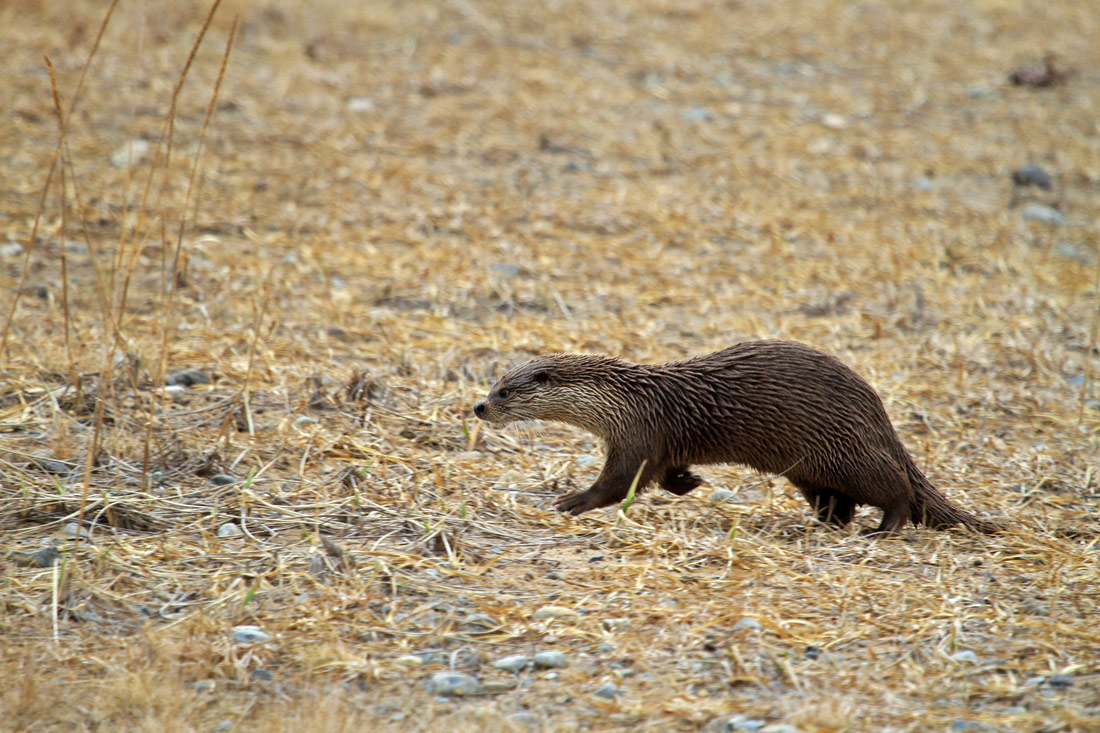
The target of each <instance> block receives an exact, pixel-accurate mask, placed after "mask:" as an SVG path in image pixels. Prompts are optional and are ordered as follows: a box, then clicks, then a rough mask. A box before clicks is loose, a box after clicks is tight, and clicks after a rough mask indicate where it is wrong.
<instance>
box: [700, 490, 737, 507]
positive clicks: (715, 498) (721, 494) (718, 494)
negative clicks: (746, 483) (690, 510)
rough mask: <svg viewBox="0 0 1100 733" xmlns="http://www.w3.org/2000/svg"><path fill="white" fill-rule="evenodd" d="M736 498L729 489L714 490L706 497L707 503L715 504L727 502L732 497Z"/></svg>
mask: <svg viewBox="0 0 1100 733" xmlns="http://www.w3.org/2000/svg"><path fill="white" fill-rule="evenodd" d="M735 496H737V494H735V493H734V492H732V491H730V490H729V489H715V490H714V491H712V492H710V494H709V495H708V496H707V501H712V502H714V503H715V504H721V503H722V502H725V501H729V500H730V499H732V498H733V497H735Z"/></svg>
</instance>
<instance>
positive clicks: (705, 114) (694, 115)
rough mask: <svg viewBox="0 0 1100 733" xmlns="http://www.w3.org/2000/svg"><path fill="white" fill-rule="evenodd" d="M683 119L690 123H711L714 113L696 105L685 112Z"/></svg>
mask: <svg viewBox="0 0 1100 733" xmlns="http://www.w3.org/2000/svg"><path fill="white" fill-rule="evenodd" d="M683 117H684V119H685V120H687V121H688V122H710V121H711V120H713V119H714V113H713V112H711V111H710V110H709V109H707V108H706V107H700V106H698V105H695V106H693V107H688V108H687V109H686V110H684V112H683Z"/></svg>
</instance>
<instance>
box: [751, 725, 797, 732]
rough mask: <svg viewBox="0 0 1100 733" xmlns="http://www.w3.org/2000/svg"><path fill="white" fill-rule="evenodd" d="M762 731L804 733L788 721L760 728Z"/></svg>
mask: <svg viewBox="0 0 1100 733" xmlns="http://www.w3.org/2000/svg"><path fill="white" fill-rule="evenodd" d="M760 733H802V732H801V731H800V730H798V728H795V727H794V726H793V725H787V724H786V723H772V724H771V725H765V726H764V727H763V728H761V729H760Z"/></svg>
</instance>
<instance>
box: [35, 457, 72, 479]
mask: <svg viewBox="0 0 1100 733" xmlns="http://www.w3.org/2000/svg"><path fill="white" fill-rule="evenodd" d="M34 462H35V463H37V464H38V467H39V468H41V469H42V470H43V471H49V472H50V473H55V474H57V475H58V476H66V475H68V474H70V473H72V470H73V466H72V464H70V463H66V462H65V461H56V460H54V459H53V458H42V457H36V458H35V459H34Z"/></svg>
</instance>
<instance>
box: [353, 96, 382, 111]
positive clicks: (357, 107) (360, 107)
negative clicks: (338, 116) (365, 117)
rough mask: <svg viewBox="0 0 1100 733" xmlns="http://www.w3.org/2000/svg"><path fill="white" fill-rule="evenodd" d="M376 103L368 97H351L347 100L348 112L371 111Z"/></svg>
mask: <svg viewBox="0 0 1100 733" xmlns="http://www.w3.org/2000/svg"><path fill="white" fill-rule="evenodd" d="M376 106H377V105H376V104H375V103H374V100H373V99H371V98H370V97H352V98H351V99H349V100H348V103H347V109H348V112H373V111H374V108H375V107H376Z"/></svg>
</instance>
